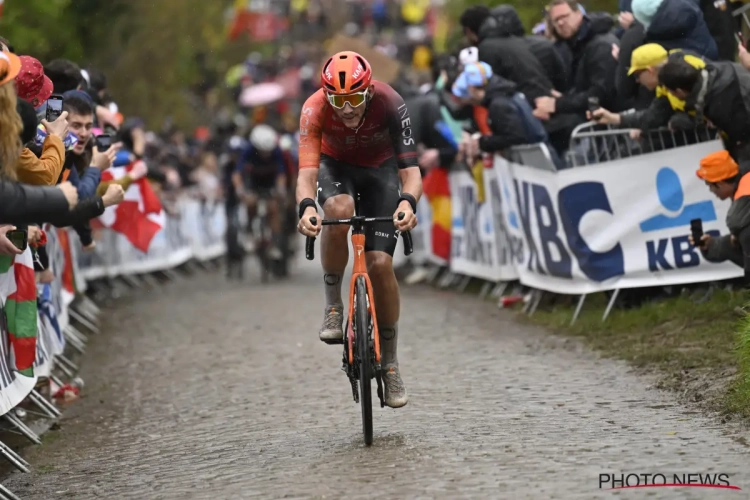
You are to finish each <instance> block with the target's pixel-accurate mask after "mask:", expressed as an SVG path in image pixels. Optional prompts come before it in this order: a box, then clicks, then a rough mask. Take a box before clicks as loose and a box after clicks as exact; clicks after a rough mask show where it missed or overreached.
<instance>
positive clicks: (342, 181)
mask: <svg viewBox="0 0 750 500" xmlns="http://www.w3.org/2000/svg"><path fill="white" fill-rule="evenodd" d="M321 83H322V87H323V88H322V89H320V90H318V91H317V92H316V93H315V94H313V95H312V96H310V98H309V99H307V101H306V102H305V104H304V105H303V107H302V113H301V115H300V129H299V130H300V132H299V134H300V141H299V174H298V178H297V202H298V203H299V210H300V213H299V215H300V221H299V224H298V226H297V227H298V230H299V231H300V232H301V233H302V234H304V235H305V236H317V235H318V233H320V231H321V227H322V225H321V222H320V220H318V221H317V225H313V224H312V222H310V218H311V217H315V216H317V215H318V214H317V210H316V205H315V201H314V199H315V197H316V196H317V199H318V203H319V204H320V205H321V206H322V207H323V212H324V213H325V218H333V219H339V218H347V217H351V216H353V215H354V197H355V196H356V195H357V194H359V197H360V200H359V208H360V210H361V213H360V214H358V215H365V216H370V217H387V216H392V217H393V221H394V222H393V224H391V223H387V222H386V223H380V224H375V225H372V226H369V227H368V228H367V229H366V234H365V252H366V259H367V272H368V273H369V275H370V279H371V280H372V286H373V292H374V295H375V304H376V307H377V320H378V329H379V330H380V345H381V350H382V353H381V356H382V357H381V366H382V370H383V382H384V384H385V394H384V399H385V404H387V405H388V406H390V407H391V408H399V407H402V406H404V405H405V404H406V403H407V401H408V395H407V392H406V388H405V387H404V383H403V381H402V379H401V374H400V372H399V367H398V357H397V355H396V347H397V344H398V319H399V313H400V307H401V304H400V298H399V290H398V283H397V281H396V276H395V274H394V272H393V252H394V250H395V249H396V242H397V238H398V231H408V230H410V229H412V228H414V226H416V225H417V217H416V215H415V213H416V211H417V201H418V200H419V197H420V196H421V195H422V176H421V174H420V171H419V167H418V165H417V148H416V144H415V141H414V138H413V137H412V128H411V120H410V118H409V112H408V110H407V108H406V104H404V100H403V99H402V98H401V96H400V95H399V94H398V93H397V92H396V91H395V90H393V88H391V87H390V86H389V85H387V84H385V83H382V82H379V81H376V80H373V79H372V68H371V67H370V64H369V63H368V62H367V61H366V60H365V59H364V58H363V57H362V56H361V55H359V54H357V53H356V52H339V53H338V54H335V55H334V56H333V57H331V58H330V59H329V60H328V61H327V62H326V64H325V66H324V67H323V71H322V73H321ZM316 183H317V188H316ZM399 185H401V186H400V188H399ZM316 189H317V191H316ZM400 212H404V214H405V217H404V218H403V220H400V221H399V220H398V219H397V217H398V215H397V214H398V213H400ZM394 224H395V227H394ZM348 233H349V227H348V226H326V228H325V229H324V230H323V234H322V238H321V250H322V251H321V254H322V255H321V260H322V264H323V271H324V273H325V275H324V278H323V281H324V283H325V297H326V307H325V318H324V320H323V327H322V328H321V330H320V339H321V340H322V341H324V342H330V343H335V342H336V341H339V342H340V340H341V339H343V337H344V332H343V320H344V317H343V311H344V306H343V300H342V297H341V283H342V278H343V274H344V271H345V270H346V265H347V263H348V260H349V243H348V240H347V235H348Z"/></svg>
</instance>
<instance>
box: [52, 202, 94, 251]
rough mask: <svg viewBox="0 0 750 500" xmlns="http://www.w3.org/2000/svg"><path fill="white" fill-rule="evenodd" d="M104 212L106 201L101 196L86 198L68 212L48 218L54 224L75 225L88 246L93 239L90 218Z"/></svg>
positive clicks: (85, 245) (58, 225)
mask: <svg viewBox="0 0 750 500" xmlns="http://www.w3.org/2000/svg"><path fill="white" fill-rule="evenodd" d="M103 213H104V201H103V200H102V197H101V196H94V197H91V198H86V199H85V200H81V201H79V202H78V205H76V207H75V208H74V209H73V210H71V211H70V212H68V213H66V214H61V215H60V216H58V217H54V218H52V219H49V220H47V221H46V222H49V223H50V224H52V225H53V226H56V227H67V226H73V229H75V231H76V233H78V237H79V238H80V240H81V244H82V245H83V246H84V247H87V246H89V245H90V244H91V242H92V241H93V239H92V237H91V226H90V225H89V220H91V219H93V218H94V217H98V216H100V215H101V214H103Z"/></svg>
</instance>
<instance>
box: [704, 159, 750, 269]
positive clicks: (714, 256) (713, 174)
mask: <svg viewBox="0 0 750 500" xmlns="http://www.w3.org/2000/svg"><path fill="white" fill-rule="evenodd" d="M696 174H697V175H698V177H699V178H701V179H703V180H704V181H705V182H706V185H707V186H708V188H709V190H710V191H711V192H712V193H713V194H714V195H715V196H716V197H717V198H719V199H720V200H726V199H730V198H731V200H732V206H731V207H729V212H727V221H726V222H727V227H728V228H729V234H727V235H724V236H721V237H719V238H713V237H712V236H710V235H708V234H701V233H702V228H700V227H695V225H694V227H693V228H692V229H693V232H694V233H695V234H694V235H691V236H690V238H689V241H690V243H691V244H692V245H695V246H697V247H698V248H699V249H700V250H701V253H702V254H703V256H704V257H705V258H706V260H708V261H709V262H724V261H727V260H731V261H732V262H734V263H735V264H737V265H738V266H740V267H742V268H743V269H744V270H745V278H746V279H750V173H748V174H744V175H741V174H740V168H739V166H738V165H737V162H735V161H734V159H733V158H732V157H731V156H730V154H729V152H728V151H726V150H723V151H718V152H716V153H711V154H710V155H708V156H706V157H705V158H703V159H702V160H701V162H700V168H699V169H698V170H697V172H696ZM696 222H699V221H696ZM699 235H700V238H698V236H699ZM696 239H698V241H696Z"/></svg>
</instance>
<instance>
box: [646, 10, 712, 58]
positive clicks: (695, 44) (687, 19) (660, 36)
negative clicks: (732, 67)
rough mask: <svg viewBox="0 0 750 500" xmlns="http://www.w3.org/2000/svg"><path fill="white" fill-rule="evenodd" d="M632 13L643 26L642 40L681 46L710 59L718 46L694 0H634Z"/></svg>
mask: <svg viewBox="0 0 750 500" xmlns="http://www.w3.org/2000/svg"><path fill="white" fill-rule="evenodd" d="M632 6H633V15H634V16H635V18H636V19H638V22H640V23H641V24H643V25H644V26H645V28H646V40H645V42H644V43H658V44H659V45H661V46H662V47H664V48H665V49H667V50H672V49H684V50H690V51H692V52H695V53H696V54H698V55H701V56H703V57H706V58H708V59H711V60H716V59H717V58H718V55H719V53H718V49H717V48H716V42H715V41H714V39H713V37H711V33H710V32H709V31H708V26H707V25H706V21H705V20H704V19H703V13H702V12H701V9H700V7H699V4H698V2H697V1H696V0H633V5H632Z"/></svg>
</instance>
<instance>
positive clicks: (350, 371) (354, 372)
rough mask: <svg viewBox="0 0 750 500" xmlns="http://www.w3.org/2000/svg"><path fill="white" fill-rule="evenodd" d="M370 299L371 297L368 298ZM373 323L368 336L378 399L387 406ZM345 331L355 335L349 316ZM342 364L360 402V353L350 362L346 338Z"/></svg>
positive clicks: (356, 401) (354, 395) (353, 393)
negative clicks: (376, 352) (376, 358)
mask: <svg viewBox="0 0 750 500" xmlns="http://www.w3.org/2000/svg"><path fill="white" fill-rule="evenodd" d="M368 300H369V298H368ZM356 307H357V306H356V305H355V306H354V308H355V313H354V314H355V315H356ZM372 330H373V328H372V324H369V325H367V333H368V338H369V340H370V342H368V345H369V346H370V351H371V352H372V355H371V356H370V359H371V360H372V364H373V368H374V369H373V373H374V374H375V381H376V382H377V384H378V399H380V407H381V408H384V407H385V393H384V392H383V373H382V370H381V369H380V363H378V362H377V361H375V349H374V347H373V345H372V333H373V332H372ZM344 332H346V335H347V338H348V335H354V329H353V328H352V326H351V321H350V320H349V319H348V318H347V321H346V327H345V329H344ZM341 363H342V366H341V370H342V371H343V372H344V373H346V376H347V377H348V378H349V383H350V384H351V386H352V397H353V398H354V402H355V403H359V387H358V386H357V382H358V381H359V377H360V373H359V363H360V359H359V354H358V353H357V354H355V355H354V362H353V363H351V364H350V363H349V351H348V342H346V340H345V341H344V354H343V357H342V361H341Z"/></svg>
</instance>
